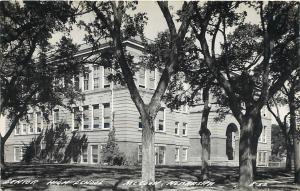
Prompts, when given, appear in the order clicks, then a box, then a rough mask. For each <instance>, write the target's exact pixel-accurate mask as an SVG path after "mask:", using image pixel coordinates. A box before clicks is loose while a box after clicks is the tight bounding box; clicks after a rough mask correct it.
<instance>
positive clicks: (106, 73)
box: [103, 68, 111, 88]
mask: <svg viewBox="0 0 300 191" xmlns="http://www.w3.org/2000/svg"><path fill="white" fill-rule="evenodd" d="M110 73H111V70H110V68H104V85H103V87H104V88H108V87H110V81H109V80H108V76H109V75H110Z"/></svg>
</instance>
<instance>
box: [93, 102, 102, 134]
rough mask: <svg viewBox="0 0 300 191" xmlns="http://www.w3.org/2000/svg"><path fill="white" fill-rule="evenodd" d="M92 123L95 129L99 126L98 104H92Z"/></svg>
mask: <svg viewBox="0 0 300 191" xmlns="http://www.w3.org/2000/svg"><path fill="white" fill-rule="evenodd" d="M93 124H94V127H93V128H95V129H99V128H100V109H99V105H98V104H97V105H93Z"/></svg>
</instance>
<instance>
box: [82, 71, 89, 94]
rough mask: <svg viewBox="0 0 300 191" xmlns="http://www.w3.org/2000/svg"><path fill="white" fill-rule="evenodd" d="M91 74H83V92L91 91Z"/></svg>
mask: <svg viewBox="0 0 300 191" xmlns="http://www.w3.org/2000/svg"><path fill="white" fill-rule="evenodd" d="M89 77H90V75H89V73H84V74H83V90H89Z"/></svg>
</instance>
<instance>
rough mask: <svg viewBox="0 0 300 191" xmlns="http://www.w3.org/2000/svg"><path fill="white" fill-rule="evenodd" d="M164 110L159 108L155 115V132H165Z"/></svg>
mask: <svg viewBox="0 0 300 191" xmlns="http://www.w3.org/2000/svg"><path fill="white" fill-rule="evenodd" d="M164 111H165V109H164V108H161V109H160V110H159V111H158V113H157V118H158V128H157V131H164V130H165V124H164V123H165V112H164Z"/></svg>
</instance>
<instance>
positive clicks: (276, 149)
mask: <svg viewBox="0 0 300 191" xmlns="http://www.w3.org/2000/svg"><path fill="white" fill-rule="evenodd" d="M271 137H272V140H271V141H272V155H275V156H282V155H283V154H285V153H286V142H285V137H284V136H283V134H282V132H281V129H280V127H279V126H278V125H272V131H271Z"/></svg>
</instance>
